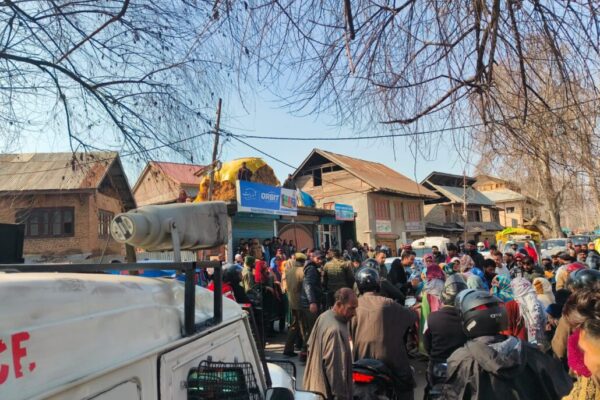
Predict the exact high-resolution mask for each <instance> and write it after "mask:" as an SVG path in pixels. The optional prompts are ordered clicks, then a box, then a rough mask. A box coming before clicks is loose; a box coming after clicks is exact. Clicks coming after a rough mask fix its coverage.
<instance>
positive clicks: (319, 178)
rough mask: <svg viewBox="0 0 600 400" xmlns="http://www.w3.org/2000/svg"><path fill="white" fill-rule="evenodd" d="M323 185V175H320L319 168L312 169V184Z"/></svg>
mask: <svg viewBox="0 0 600 400" xmlns="http://www.w3.org/2000/svg"><path fill="white" fill-rule="evenodd" d="M322 185H323V177H322V175H321V170H320V169H315V170H313V186H322Z"/></svg>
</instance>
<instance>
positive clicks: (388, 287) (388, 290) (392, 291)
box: [357, 253, 406, 304]
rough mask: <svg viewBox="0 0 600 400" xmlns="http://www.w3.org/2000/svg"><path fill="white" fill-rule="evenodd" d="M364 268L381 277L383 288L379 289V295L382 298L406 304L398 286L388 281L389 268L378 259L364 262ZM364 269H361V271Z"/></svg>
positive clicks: (369, 259) (380, 282)
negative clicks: (372, 270)
mask: <svg viewBox="0 0 600 400" xmlns="http://www.w3.org/2000/svg"><path fill="white" fill-rule="evenodd" d="M379 254H381V253H378V255H379ZM384 260H385V259H384ZM362 268H371V269H374V270H375V271H377V276H378V277H379V284H380V286H381V287H380V289H379V293H380V294H381V295H382V296H384V297H387V298H390V299H392V300H394V301H396V302H398V303H400V304H404V300H405V298H406V297H405V295H404V293H403V292H402V290H400V288H399V287H398V286H396V285H394V284H393V283H392V282H390V281H389V280H388V279H387V268H386V266H385V264H383V265H381V264H380V262H379V261H378V260H377V259H374V258H368V259H366V260H365V261H363V263H362ZM362 268H360V269H359V271H360V270H361V269H362ZM382 270H385V275H384V274H383V273H382V272H381V271H382ZM357 272H358V271H357Z"/></svg>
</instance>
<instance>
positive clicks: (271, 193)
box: [236, 181, 298, 216]
mask: <svg viewBox="0 0 600 400" xmlns="http://www.w3.org/2000/svg"><path fill="white" fill-rule="evenodd" d="M236 186H237V205H238V211H241V212H252V213H258V214H274V215H291V216H296V215H298V197H297V194H296V191H295V190H290V189H284V188H280V187H275V186H269V185H263V184H262V183H256V182H248V181H237V182H236Z"/></svg>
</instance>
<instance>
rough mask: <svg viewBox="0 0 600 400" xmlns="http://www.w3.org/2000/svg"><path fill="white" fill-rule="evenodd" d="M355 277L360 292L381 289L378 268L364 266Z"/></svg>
mask: <svg viewBox="0 0 600 400" xmlns="http://www.w3.org/2000/svg"><path fill="white" fill-rule="evenodd" d="M367 261H368V260H367ZM373 261H375V260H373ZM365 262H366V261H365ZM354 279H355V280H356V287H357V288H358V291H359V292H360V294H363V293H367V292H378V291H379V288H380V286H379V272H377V269H376V268H371V267H362V268H360V269H359V270H358V271H356V274H355V275H354Z"/></svg>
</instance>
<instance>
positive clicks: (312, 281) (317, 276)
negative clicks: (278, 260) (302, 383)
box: [300, 251, 323, 361]
mask: <svg viewBox="0 0 600 400" xmlns="http://www.w3.org/2000/svg"><path fill="white" fill-rule="evenodd" d="M322 265H323V255H322V254H321V252H319V251H315V252H314V253H313V255H312V257H311V259H310V261H307V262H306V265H305V266H304V279H303V281H302V291H301V292H300V307H301V313H300V317H301V318H300V332H301V334H302V339H303V345H302V351H301V352H300V361H306V355H307V343H308V338H309V337H310V333H311V331H312V328H313V326H314V325H315V321H316V320H317V317H318V316H319V311H320V308H321V304H322V302H323V287H322V286H321V272H320V271H319V270H320V268H321V266H322Z"/></svg>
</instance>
